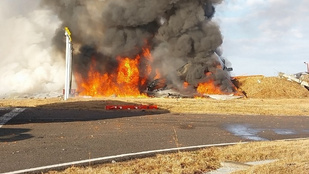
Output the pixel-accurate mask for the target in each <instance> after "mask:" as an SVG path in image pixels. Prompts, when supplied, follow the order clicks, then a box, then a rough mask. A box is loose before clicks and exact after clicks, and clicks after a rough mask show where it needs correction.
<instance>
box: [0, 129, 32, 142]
mask: <svg viewBox="0 0 309 174" xmlns="http://www.w3.org/2000/svg"><path fill="white" fill-rule="evenodd" d="M30 130H31V129H19V128H1V131H0V142H14V141H20V140H25V139H29V138H32V137H33V136H32V135H31V134H27V132H29V131H30Z"/></svg>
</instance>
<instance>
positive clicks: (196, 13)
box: [41, 0, 233, 92]
mask: <svg viewBox="0 0 309 174" xmlns="http://www.w3.org/2000/svg"><path fill="white" fill-rule="evenodd" d="M221 1H222V0H156V1H153V0H130V1H126V0H92V1H84V0H57V1H51V0H42V3H41V5H42V7H44V8H46V9H51V10H53V11H54V13H55V14H56V15H58V18H59V19H60V21H61V22H62V25H61V26H60V27H59V29H58V31H57V33H56V36H55V37H54V39H53V43H54V45H55V48H56V50H58V51H59V52H60V53H63V50H64V47H65V46H64V44H65V43H64V40H63V28H64V27H65V26H68V27H69V28H70V29H71V31H72V34H73V35H72V36H73V43H74V70H75V71H78V72H79V73H80V74H83V75H84V76H85V77H86V75H87V72H88V71H89V67H90V64H91V60H92V59H96V61H97V62H99V63H98V64H97V69H98V70H100V71H101V72H102V73H111V72H113V71H115V68H117V60H116V58H117V57H118V56H121V57H130V58H134V57H135V56H136V55H137V54H139V53H141V52H142V49H143V48H144V47H150V49H151V52H152V56H153V57H154V62H153V66H154V68H158V69H159V70H160V72H161V74H162V76H163V77H165V78H167V80H168V81H169V82H170V83H172V84H174V85H175V86H181V85H182V83H183V81H187V82H188V83H189V84H190V85H192V86H195V87H196V86H197V84H198V83H202V82H207V81H209V80H214V83H215V85H217V86H220V87H221V89H222V91H225V92H232V91H233V88H232V86H231V83H230V80H229V78H228V77H229V74H228V73H227V72H226V71H224V70H223V68H222V67H220V62H219V61H218V56H217V53H218V51H217V50H218V48H219V47H220V45H221V44H222V36H221V32H220V30H219V27H218V26H217V24H215V23H214V22H212V21H211V18H212V17H213V15H214V13H215V8H214V5H216V4H219V3H221ZM207 72H209V73H208V75H207V76H206V75H205V74H206V73H207Z"/></svg>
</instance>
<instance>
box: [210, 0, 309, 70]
mask: <svg viewBox="0 0 309 174" xmlns="http://www.w3.org/2000/svg"><path fill="white" fill-rule="evenodd" d="M214 20H216V21H217V22H218V24H219V26H220V28H221V31H222V35H223V37H224V43H223V45H222V48H223V56H224V57H226V58H227V59H228V60H229V61H230V62H231V63H232V65H233V68H234V72H233V73H232V74H233V75H254V74H262V75H266V76H277V74H278V72H285V73H289V74H294V73H298V72H303V71H305V70H306V66H305V64H304V63H303V62H305V61H307V62H309V1H308V0H299V1H291V0H225V1H224V2H223V3H222V4H220V5H217V7H216V15H215V18H214Z"/></svg>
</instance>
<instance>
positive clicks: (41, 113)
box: [6, 100, 169, 125]
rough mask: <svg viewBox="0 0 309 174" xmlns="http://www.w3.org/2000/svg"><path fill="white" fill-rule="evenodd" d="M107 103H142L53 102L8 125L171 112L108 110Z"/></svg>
mask: <svg viewBox="0 0 309 174" xmlns="http://www.w3.org/2000/svg"><path fill="white" fill-rule="evenodd" d="M107 105H134V106H135V105H136V106H138V105H140V104H136V103H129V102H122V101H114V100H113V101H108V100H98V101H75V102H63V103H53V104H47V105H41V106H38V107H33V108H27V109H26V110H25V111H24V112H22V113H20V114H19V115H18V116H17V117H15V118H14V119H12V120H10V121H9V122H8V123H7V124H6V125H14V124H27V123H53V122H75V121H94V120H104V119H114V118H123V117H135V116H146V115H158V114H165V113H169V111H168V110H164V109H160V108H159V109H149V110H147V109H145V110H106V109H105V107H106V106H107Z"/></svg>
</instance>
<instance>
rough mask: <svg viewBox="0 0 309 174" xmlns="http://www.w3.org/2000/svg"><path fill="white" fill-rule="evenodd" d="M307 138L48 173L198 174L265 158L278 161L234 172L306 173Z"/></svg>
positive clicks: (308, 158)
mask: <svg viewBox="0 0 309 174" xmlns="http://www.w3.org/2000/svg"><path fill="white" fill-rule="evenodd" d="M308 148H309V140H295V141H274V142H254V143H248V144H238V145H234V146H228V147H217V148H207V149H203V150H198V151H193V152H178V153H173V154H167V155H157V156H156V157H152V158H144V159H135V160H131V161H128V162H116V163H111V164H103V165H100V166H92V167H91V166H90V167H81V168H80V167H72V168H69V169H67V170H65V171H62V172H56V171H51V172H49V174H73V173H74V174H75V173H76V174H79V173H80V174H81V173H85V174H86V173H89V174H90V173H102V174H114V173H127V174H131V173H139V174H142V173H143V174H144V173H145V174H148V173H150V174H151V173H173V174H181V173H184V174H190V173H202V172H207V171H210V170H214V169H217V168H219V167H220V162H224V161H234V162H251V161H259V160H266V159H278V161H276V162H274V163H271V164H266V165H262V166H253V167H251V168H249V169H248V170H246V171H242V172H238V173H261V174H262V173H263V174H264V173H280V174H290V173H295V174H296V173H297V174H298V173H308V172H309V151H308Z"/></svg>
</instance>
